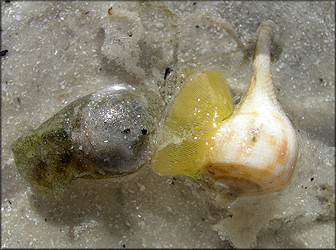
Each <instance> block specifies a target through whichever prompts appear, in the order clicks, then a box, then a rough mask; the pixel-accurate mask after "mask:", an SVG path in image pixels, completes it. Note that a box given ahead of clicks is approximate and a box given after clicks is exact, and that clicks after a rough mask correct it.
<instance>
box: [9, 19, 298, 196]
mask: <svg viewBox="0 0 336 250" xmlns="http://www.w3.org/2000/svg"><path fill="white" fill-rule="evenodd" d="M273 33H274V24H273V23H272V22H271V21H266V22H263V23H261V24H260V26H259V27H258V31H257V43H256V49H255V54H254V58H253V67H252V78H251V81H250V87H249V90H248V92H247V94H246V96H245V98H244V99H243V100H242V101H241V103H240V104H239V105H238V106H237V107H235V108H234V104H233V101H232V98H231V95H230V91H229V88H228V86H227V85H226V82H225V80H224V77H223V75H222V74H221V72H220V70H218V69H215V68H213V69H207V70H203V71H200V72H197V71H195V70H189V71H188V72H186V74H187V78H186V81H185V83H184V85H183V87H182V88H181V90H180V91H179V92H178V93H176V95H175V97H174V98H173V100H172V101H171V103H170V104H169V105H168V106H167V109H166V112H165V113H166V115H165V116H164V118H163V122H161V123H160V124H161V125H160V126H158V128H157V130H156V131H151V133H152V134H153V135H154V137H153V138H154V139H153V138H151V139H148V136H149V134H150V133H148V131H149V129H148V128H149V127H148V126H150V127H152V128H153V127H155V126H154V125H155V124H153V122H154V123H155V121H157V120H158V119H157V117H155V113H157V111H156V112H155V111H153V109H151V112H149V111H148V107H149V106H151V104H150V103H149V102H148V100H146V96H144V94H141V93H142V92H140V91H136V90H135V89H134V88H129V87H120V88H116V87H114V89H113V90H112V91H110V92H106V93H105V94H101V93H100V94H99V93H98V94H97V93H96V94H92V95H89V96H86V97H83V98H81V99H79V100H77V101H75V102H73V103H71V104H70V105H68V106H67V107H66V108H64V109H63V110H62V111H60V112H59V113H57V114H56V115H55V116H54V117H52V118H51V119H49V120H48V121H46V122H45V123H43V124H42V125H41V126H40V127H39V128H38V129H37V130H35V131H31V132H30V133H29V134H28V135H26V136H23V137H21V138H19V139H18V140H17V141H16V142H15V143H14V144H13V146H12V150H13V152H14V159H15V163H16V165H17V168H18V171H19V173H20V174H21V175H22V176H23V177H24V178H25V179H27V180H28V181H29V182H30V183H31V184H32V185H33V186H34V187H35V188H36V189H38V190H39V191H44V192H49V193H50V192H53V193H54V194H57V193H59V192H60V191H62V190H64V188H65V187H66V186H67V185H68V184H69V183H71V181H72V180H74V179H76V178H94V179H96V178H110V177H118V176H123V175H128V174H131V173H134V172H136V171H138V170H139V169H140V167H141V166H142V165H143V164H144V163H145V162H146V161H148V160H149V159H150V158H151V164H152V165H153V168H154V169H155V170H156V171H157V172H158V173H159V174H161V175H168V176H174V175H187V176H189V177H192V178H193V179H195V180H199V181H205V182H207V183H208V184H210V185H212V186H213V187H215V189H216V190H217V191H218V192H221V193H222V194H223V196H225V197H231V198H232V197H234V198H237V197H243V196H248V195H255V194H263V193H270V192H278V191H281V190H282V189H284V188H285V187H286V186H287V185H288V183H289V182H290V179H291V177H292V174H293V171H294V168H295V165H296V161H297V157H298V145H297V141H296V135H295V130H294V128H293V126H292V125H291V122H290V121H289V119H288V118H287V116H286V115H285V113H284V112H283V111H282V110H281V107H280V105H279V103H278V102H277V100H276V97H275V93H274V90H273V83H272V79H271V71H270V65H271V43H272V40H273V36H274V34H273ZM97 97H98V99H97ZM126 111H130V112H126ZM134 114H138V115H139V114H140V116H138V115H135V116H134ZM134 120H135V121H136V122H135V123H134ZM93 131H98V132H95V133H94V132H93ZM132 133H134V134H132ZM150 141H154V143H153V144H152V143H150ZM154 144H155V145H154ZM151 149H153V151H152V150H151Z"/></svg>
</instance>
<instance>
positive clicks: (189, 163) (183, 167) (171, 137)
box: [154, 70, 233, 176]
mask: <svg viewBox="0 0 336 250" xmlns="http://www.w3.org/2000/svg"><path fill="white" fill-rule="evenodd" d="M189 73H190V72H189ZM232 111H233V102H232V98H231V95H230V91H229V88H228V86H227V84H226V82H225V80H224V77H223V75H222V74H221V72H220V71H219V70H208V71H203V72H200V73H195V74H192V75H191V76H189V77H188V78H187V80H186V82H185V85H184V87H183V88H182V89H181V91H180V92H179V93H178V94H177V96H176V98H175V100H174V102H173V103H172V105H171V107H170V111H169V114H168V116H167V118H166V121H165V127H164V130H162V131H160V133H159V136H158V139H157V143H158V150H157V152H156V155H155V156H154V168H155V170H156V171H157V172H158V173H160V174H163V175H178V174H186V175H188V176H196V175H197V173H198V172H199V170H200V168H201V167H202V166H203V165H204V162H205V160H206V156H207V153H208V152H209V149H210V148H211V146H212V144H213V138H214V136H215V135H216V132H217V129H218V128H217V127H218V126H219V125H218V124H219V123H220V122H221V121H223V120H224V119H225V118H227V117H229V116H230V115H231V114H232Z"/></svg>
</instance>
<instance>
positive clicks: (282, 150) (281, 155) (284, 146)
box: [277, 137, 288, 164]
mask: <svg viewBox="0 0 336 250" xmlns="http://www.w3.org/2000/svg"><path fill="white" fill-rule="evenodd" d="M287 155H288V139H287V137H284V138H283V140H282V143H281V145H280V147H279V150H278V155H277V162H279V163H280V164H283V163H286V162H287V161H288V157H287Z"/></svg>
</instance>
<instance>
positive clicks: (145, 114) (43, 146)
mask: <svg viewBox="0 0 336 250" xmlns="http://www.w3.org/2000/svg"><path fill="white" fill-rule="evenodd" d="M145 93H149V92H148V91H147V92H145V91H141V90H136V89H134V88H132V87H131V86H130V85H127V84H117V85H113V86H112V87H110V88H108V89H104V90H103V91H100V92H97V93H93V94H90V95H87V96H84V97H82V98H80V99H78V100H76V101H74V102H72V103H71V104H69V105H68V106H66V107H65V108H64V109H62V110H61V111H60V112H58V113H57V114H55V115H54V116H53V117H51V118H50V119H49V120H47V121H46V122H44V123H43V124H42V125H41V126H40V127H39V128H37V129H36V130H33V131H29V133H28V134H27V135H24V136H22V137H20V138H19V139H17V140H16V141H15V142H14V143H13V144H12V151H13V153H14V160H15V163H16V166H17V169H18V172H19V173H20V174H21V175H22V176H23V177H24V178H25V179H26V180H28V181H29V182H30V183H31V185H32V186H33V187H34V188H36V189H37V190H39V191H42V192H46V193H51V192H53V193H54V194H55V195H56V196H57V195H59V194H61V193H62V192H63V190H64V189H65V188H66V186H67V185H68V184H70V183H71V182H72V181H73V180H74V179H77V178H91V179H100V178H110V177H116V176H123V175H128V174H131V173H133V172H135V171H137V170H138V169H139V168H140V167H141V166H143V164H144V163H145V162H146V161H147V160H148V159H149V157H150V154H151V143H150V139H149V137H150V136H151V135H152V134H153V132H154V124H155V123H156V122H155V120H156V116H157V114H158V112H157V111H156V113H154V112H153V110H155V109H156V110H158V109H159V107H158V106H156V105H157V104H158V102H157V103H155V102H154V103H153V100H155V97H153V98H150V97H148V96H146V95H145Z"/></svg>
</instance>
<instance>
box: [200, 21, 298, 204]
mask: <svg viewBox="0 0 336 250" xmlns="http://www.w3.org/2000/svg"><path fill="white" fill-rule="evenodd" d="M274 30H275V26H274V24H273V22H272V21H266V22H263V23H261V24H260V26H259V27H258V32H257V44H256V50H255V55H254V58H253V69H252V70H253V73H252V78H251V81H250V87H249V90H248V92H247V94H246V96H245V98H244V100H243V101H242V103H241V104H240V106H239V107H238V108H236V109H235V110H234V113H233V115H232V116H231V117H229V118H228V119H226V120H224V121H223V123H222V125H221V127H220V129H219V130H218V132H217V135H216V138H215V142H214V144H213V147H212V148H211V149H210V151H209V156H208V159H209V161H208V164H207V165H206V167H205V169H206V170H207V171H206V172H207V174H210V176H211V177H212V178H214V179H215V183H216V184H219V185H217V186H219V187H223V188H224V189H223V190H224V191H225V192H226V194H228V195H229V196H230V197H233V198H235V197H237V196H240V195H247V194H257V193H269V192H275V191H281V190H282V189H283V188H284V187H286V186H287V185H288V183H289V181H290V179H291V176H292V174H293V171H294V168H295V165H296V161H297V157H298V146H297V141H296V135H295V130H294V128H293V126H292V124H291V122H290V121H289V119H288V118H287V116H286V115H285V113H284V112H283V111H282V110H281V108H280V105H279V103H278V102H277V100H276V97H275V93H274V90H273V83H272V78H271V69H270V65H271V43H272V40H273V37H274Z"/></svg>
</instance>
